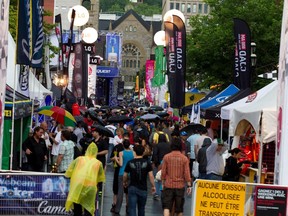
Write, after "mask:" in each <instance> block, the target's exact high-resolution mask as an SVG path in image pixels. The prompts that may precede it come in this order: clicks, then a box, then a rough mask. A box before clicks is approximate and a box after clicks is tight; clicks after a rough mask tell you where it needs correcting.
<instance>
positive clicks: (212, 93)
mask: <svg viewBox="0 0 288 216" xmlns="http://www.w3.org/2000/svg"><path fill="white" fill-rule="evenodd" d="M217 94H218V92H217V91H215V90H212V91H210V92H209V93H208V94H207V95H206V96H205V97H203V98H202V99H200V100H199V101H197V102H198V103H201V102H203V101H206V100H209V99H211V98H213V97H214V96H215V95H217ZM185 97H186V94H185ZM185 102H186V98H185ZM195 103H196V102H195ZM193 104H194V103H192V104H190V105H188V106H185V107H183V108H182V115H185V114H187V113H191V110H192V106H193Z"/></svg>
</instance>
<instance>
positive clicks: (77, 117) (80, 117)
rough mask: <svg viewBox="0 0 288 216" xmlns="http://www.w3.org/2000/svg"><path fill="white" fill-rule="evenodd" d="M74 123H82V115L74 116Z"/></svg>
mask: <svg viewBox="0 0 288 216" xmlns="http://www.w3.org/2000/svg"><path fill="white" fill-rule="evenodd" d="M74 118H75V120H76V122H84V117H83V116H82V115H79V116H74Z"/></svg>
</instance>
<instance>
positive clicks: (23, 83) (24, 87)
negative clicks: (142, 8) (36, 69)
mask: <svg viewBox="0 0 288 216" xmlns="http://www.w3.org/2000/svg"><path fill="white" fill-rule="evenodd" d="M29 74H30V68H29V66H28V65H20V70H19V78H18V85H17V91H18V92H20V93H21V94H23V95H25V96H26V97H29V96H30V94H29ZM31 85H32V84H31Z"/></svg>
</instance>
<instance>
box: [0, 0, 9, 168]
mask: <svg viewBox="0 0 288 216" xmlns="http://www.w3.org/2000/svg"><path fill="white" fill-rule="evenodd" d="M0 3H1V4H0V5H1V10H0V77H1V82H2V84H1V85H0V156H1V160H0V168H2V147H3V146H2V145H3V125H4V124H3V123H4V107H5V91H6V85H5V83H6V74H7V62H8V59H7V57H8V22H9V0H1V1H0Z"/></svg>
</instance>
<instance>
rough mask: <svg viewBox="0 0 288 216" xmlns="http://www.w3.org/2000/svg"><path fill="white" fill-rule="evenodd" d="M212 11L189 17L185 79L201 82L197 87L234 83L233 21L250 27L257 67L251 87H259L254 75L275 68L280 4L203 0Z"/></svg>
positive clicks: (265, 0) (266, 0)
mask: <svg viewBox="0 0 288 216" xmlns="http://www.w3.org/2000/svg"><path fill="white" fill-rule="evenodd" d="M205 2H206V3H207V4H209V6H210V8H211V12H210V14H209V15H207V16H192V17H191V18H190V22H189V24H190V25H191V26H192V28H193V30H192V32H191V34H190V35H188V36H187V79H188V81H189V82H193V81H196V80H198V81H200V87H209V86H211V85H215V84H223V85H222V88H224V87H226V86H228V85H229V84H231V83H233V73H234V68H233V67H234V34H233V18H241V19H243V20H245V21H246V22H247V23H248V25H249V26H250V30H251V40H252V41H254V42H255V43H256V44H257V49H256V54H257V65H256V71H255V72H254V73H255V74H253V75H252V76H253V78H254V79H253V84H252V85H253V88H255V89H256V88H259V87H261V86H260V85H263V83H260V81H259V79H257V74H262V73H265V72H268V71H271V70H273V69H276V67H277V64H278V53H279V44H280V32H281V20H282V10H283V2H282V1H271V0H241V1H231V0H206V1H205Z"/></svg>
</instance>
